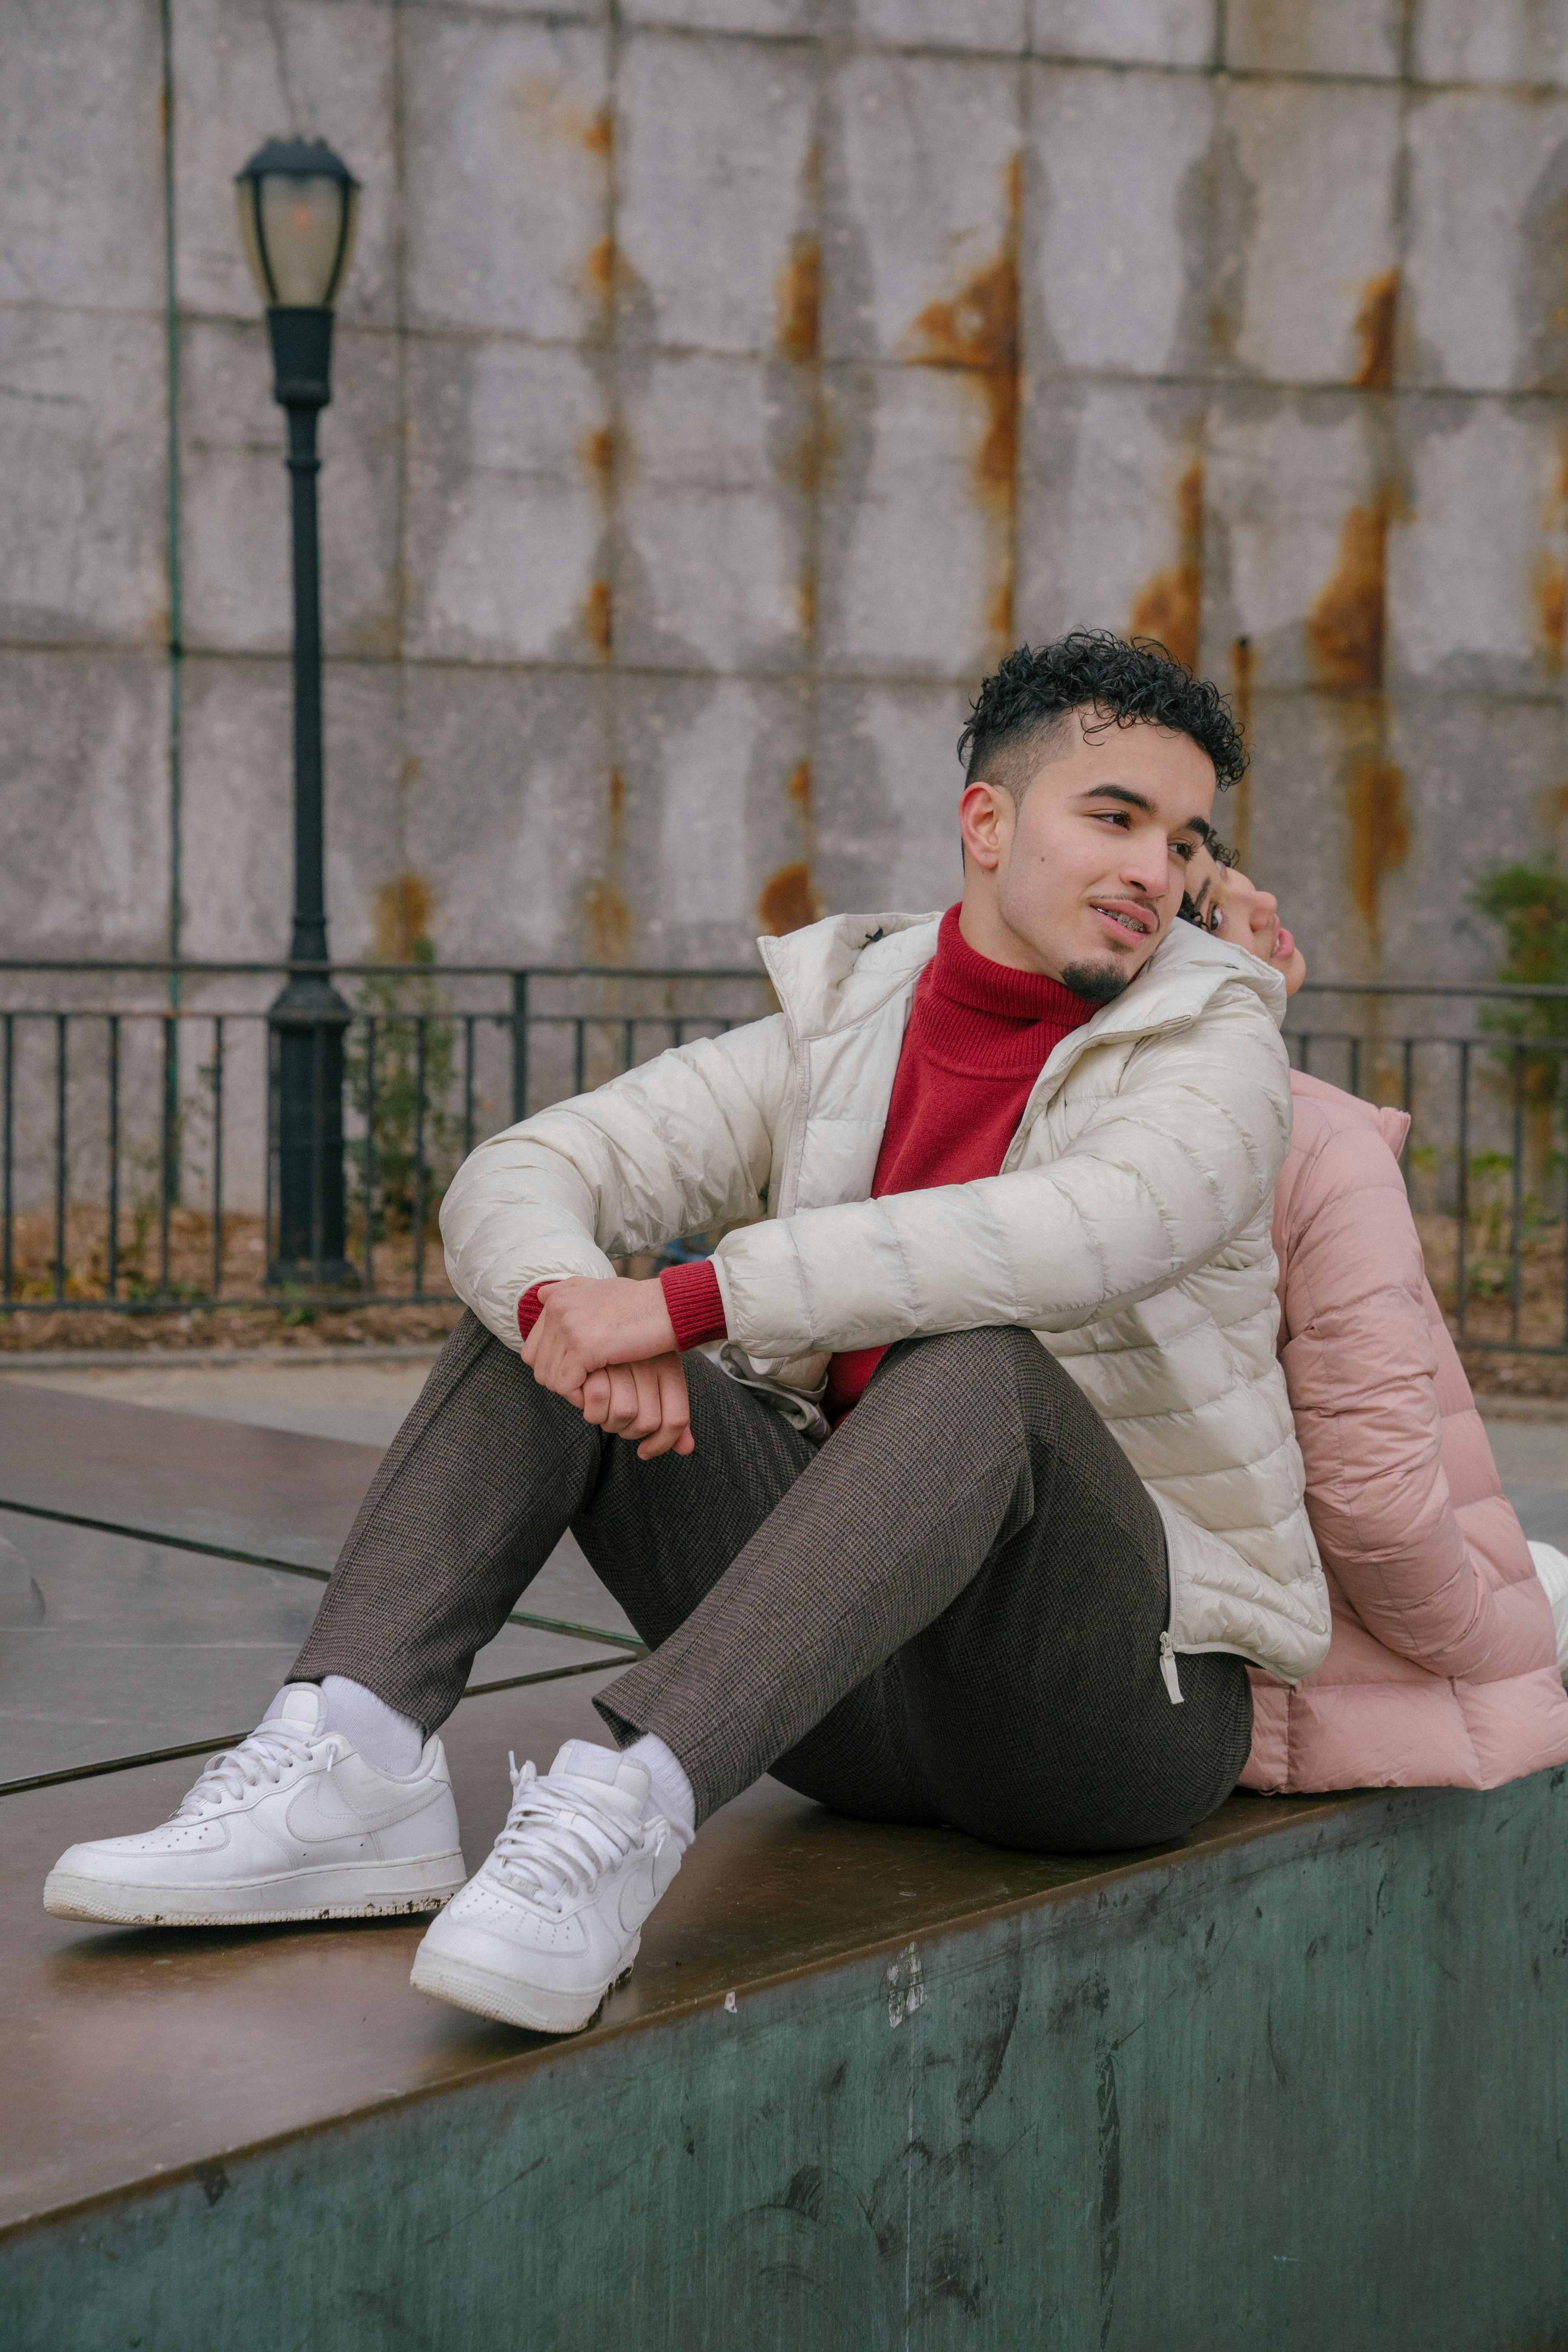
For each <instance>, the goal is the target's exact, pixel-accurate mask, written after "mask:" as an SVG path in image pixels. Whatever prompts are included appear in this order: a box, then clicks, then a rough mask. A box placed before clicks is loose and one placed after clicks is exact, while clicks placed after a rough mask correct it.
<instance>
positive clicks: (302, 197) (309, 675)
mask: <svg viewBox="0 0 1568 2352" xmlns="http://www.w3.org/2000/svg"><path fill="white" fill-rule="evenodd" d="M235 191H236V194H237V197H238V202H239V233H240V240H241V243H242V244H243V245H244V247H245V255H246V259H247V261H248V262H249V264H250V268H251V271H252V274H253V276H254V277H255V279H256V283H257V285H258V288H259V289H260V293H261V298H262V300H263V301H264V302H265V303H266V305H267V324H268V330H269V331H270V334H271V338H272V373H273V385H272V390H273V396H274V398H275V399H276V400H277V401H278V402H279V404H280V405H281V406H282V407H283V409H284V410H285V411H286V412H287V414H288V418H289V460H288V463H289V482H290V488H291V497H292V507H293V526H294V926H293V934H292V938H291V940H290V943H289V963H290V964H291V965H293V966H294V967H295V969H294V970H293V971H291V972H290V974H289V983H288V985H287V987H286V988H285V989H284V990H283V992H282V993H281V995H279V997H278V999H277V1000H276V1002H275V1003H273V1005H272V1006H271V1008H270V1010H269V1012H268V1027H269V1031H270V1034H271V1039H272V1046H271V1061H272V1066H273V1068H274V1069H275V1071H276V1073H277V1104H278V1115H277V1116H278V1127H277V1133H278V1210H279V1214H278V1254H277V1255H276V1257H275V1258H274V1259H273V1260H272V1262H271V1264H270V1265H269V1266H268V1282H271V1283H296V1282H306V1281H309V1282H312V1283H320V1284H328V1285H347V1284H352V1283H353V1281H354V1279H355V1276H354V1273H353V1268H352V1267H351V1266H350V1265H349V1263H348V1260H347V1257H346V1255H344V1247H345V1241H346V1234H345V1218H344V1202H343V1032H344V1030H345V1029H346V1028H347V1026H348V1024H349V1021H350V1018H351V1013H350V1009H349V1007H348V1005H347V1004H346V1003H344V1001H343V999H342V996H340V995H339V993H338V992H337V990H336V989H335V988H334V987H333V986H332V983H331V977H330V975H329V973H328V972H327V971H326V970H325V969H324V967H325V965H326V962H327V898H326V874H325V858H324V853H323V839H322V835H323V825H322V764H321V598H320V553H319V549H318V544H317V535H316V477H317V475H318V473H319V472H320V471H321V461H320V459H319V458H318V457H317V455H316V419H317V416H318V415H319V414H320V413H321V410H322V409H323V408H324V407H325V406H326V404H327V403H328V402H329V401H330V400H331V396H332V391H331V360H332V303H333V301H334V299H335V298H336V295H337V291H338V289H339V287H340V286H341V285H342V280H343V273H344V271H345V270H346V269H347V268H348V262H349V255H350V252H351V250H352V248H353V233H354V214H355V207H356V204H357V201H358V196H359V183H358V181H357V180H356V179H355V178H354V176H353V173H352V172H351V171H350V170H349V168H348V166H347V165H346V164H345V163H343V162H342V160H341V158H340V157H338V156H337V155H334V154H333V152H332V151H331V148H330V147H328V146H326V145H325V144H324V143H323V142H321V141H319V140H311V139H274V140H270V141H269V142H268V144H267V145H266V146H265V147H263V148H261V149H260V150H259V152H258V153H257V154H255V155H253V156H252V157H251V159H250V161H249V163H247V165H246V167H245V169H244V171H243V172H241V173H238V174H237V178H236V181H235ZM311 964H315V965H319V966H321V967H323V969H321V970H319V971H301V970H300V969H299V967H300V966H301V965H311Z"/></svg>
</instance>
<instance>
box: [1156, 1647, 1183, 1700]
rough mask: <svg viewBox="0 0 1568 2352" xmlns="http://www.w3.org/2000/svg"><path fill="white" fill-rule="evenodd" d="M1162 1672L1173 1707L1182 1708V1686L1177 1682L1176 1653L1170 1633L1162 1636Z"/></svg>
mask: <svg viewBox="0 0 1568 2352" xmlns="http://www.w3.org/2000/svg"><path fill="white" fill-rule="evenodd" d="M1160 1672H1161V1674H1162V1675H1163V1677H1164V1683H1165V1688H1166V1690H1167V1692H1168V1693H1169V1695H1170V1700H1171V1705H1172V1706H1181V1705H1182V1685H1181V1684H1180V1683H1179V1682H1178V1681H1177V1680H1176V1653H1175V1650H1174V1647H1173V1644H1172V1641H1171V1637H1170V1635H1169V1633H1162V1634H1161V1636H1160Z"/></svg>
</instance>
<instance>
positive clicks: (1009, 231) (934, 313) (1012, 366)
mask: <svg viewBox="0 0 1568 2352" xmlns="http://www.w3.org/2000/svg"><path fill="white" fill-rule="evenodd" d="M1023 181H1024V166H1023V158H1022V157H1021V156H1018V155H1015V156H1014V157H1013V159H1012V161H1011V162H1010V163H1008V165H1007V167H1006V174H1005V191H1006V218H1007V226H1006V229H1005V234H1004V236H1003V242H1002V249H1001V251H1000V252H999V253H998V254H997V256H996V258H995V259H994V261H991V262H988V263H987V264H986V265H985V267H984V268H983V269H979V270H976V271H975V273H974V275H973V277H972V278H970V279H969V280H968V282H967V284H966V285H964V286H963V287H962V288H961V289H960V290H959V291H958V293H957V294H955V295H954V296H953V297H952V299H951V300H950V301H945V302H930V303H928V304H927V305H926V307H925V309H924V310H922V311H921V314H920V316H919V318H918V319H917V320H915V322H914V325H913V326H912V328H911V329H910V352H911V353H912V355H913V356H914V357H915V358H917V359H920V360H923V361H925V362H927V363H928V364H931V365H933V366H937V367H951V368H959V369H962V370H963V372H964V373H965V375H966V376H967V377H968V378H969V380H970V381H971V382H973V384H974V387H975V390H976V392H977V394H979V396H980V398H981V399H982V400H983V401H984V404H985V430H984V435H983V436H982V438H981V442H980V446H979V448H978V450H977V451H976V453H975V458H974V487H975V489H976V491H977V493H978V495H979V498H980V501H981V504H982V506H983V507H984V508H985V509H986V510H987V511H988V513H989V514H990V516H991V517H992V520H993V521H994V524H995V525H996V526H997V528H998V531H999V535H1000V538H1001V551H1000V560H999V562H998V567H997V568H998V572H999V574H1000V577H999V580H998V583H997V585H996V587H995V588H994V591H993V593H992V595H991V598H990V600H989V604H988V606H987V611H986V619H987V622H988V624H989V625H990V626H991V628H992V630H993V631H994V634H995V635H996V636H997V637H998V638H999V639H1001V640H1003V641H1004V642H1005V643H1006V644H1009V645H1010V644H1011V642H1012V636H1013V571H1014V547H1013V530H1014V519H1015V512H1016V499H1017V490H1016V472H1017V457H1018V223H1019V215H1020V211H1021V207H1022V203H1023Z"/></svg>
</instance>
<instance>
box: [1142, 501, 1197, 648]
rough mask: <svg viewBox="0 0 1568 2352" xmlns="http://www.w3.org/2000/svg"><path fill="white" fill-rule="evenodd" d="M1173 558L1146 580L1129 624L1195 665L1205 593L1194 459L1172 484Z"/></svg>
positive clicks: (1143, 635) (1144, 635)
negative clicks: (1174, 520) (1174, 515)
mask: <svg viewBox="0 0 1568 2352" xmlns="http://www.w3.org/2000/svg"><path fill="white" fill-rule="evenodd" d="M1176 549H1177V553H1176V561H1175V562H1174V563H1172V564H1169V565H1167V566H1166V568H1165V570H1164V571H1163V572H1155V573H1154V574H1153V576H1152V578H1151V579H1149V580H1147V581H1145V583H1144V584H1143V586H1142V588H1141V589H1140V590H1139V592H1138V594H1137V596H1136V597H1135V598H1134V600H1133V604H1132V614H1131V620H1130V621H1129V623H1128V628H1129V631H1130V633H1131V635H1133V636H1135V637H1157V638H1158V639H1159V641H1160V643H1161V644H1162V645H1163V646H1164V648H1165V650H1166V652H1167V653H1168V654H1170V655H1172V656H1173V657H1174V659H1175V660H1177V661H1179V662H1182V663H1184V664H1185V666H1186V667H1187V668H1188V669H1195V668H1196V667H1197V662H1198V634H1199V626H1200V623H1201V619H1202V613H1203V596H1204V467H1203V459H1202V458H1201V457H1194V459H1193V461H1192V463H1191V464H1190V465H1189V466H1188V467H1186V468H1185V470H1184V473H1183V474H1182V477H1181V478H1180V480H1179V481H1178V482H1177V484H1176Z"/></svg>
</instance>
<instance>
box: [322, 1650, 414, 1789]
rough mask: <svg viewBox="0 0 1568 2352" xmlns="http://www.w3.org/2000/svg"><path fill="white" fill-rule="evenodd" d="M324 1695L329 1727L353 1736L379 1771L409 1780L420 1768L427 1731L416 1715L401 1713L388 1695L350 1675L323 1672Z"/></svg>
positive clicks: (348, 1736)
mask: <svg viewBox="0 0 1568 2352" xmlns="http://www.w3.org/2000/svg"><path fill="white" fill-rule="evenodd" d="M321 1696H322V1697H323V1698H324V1699H325V1700H326V1702H327V1708H326V1721H325V1727H326V1729H327V1730H328V1731H341V1732H342V1734H343V1737H344V1738H346V1739H352V1740H353V1744H354V1746H355V1748H358V1750H359V1752H360V1754H361V1755H362V1756H363V1758H364V1760H365V1762H366V1763H367V1764H374V1767H375V1769H376V1770H377V1771H378V1772H390V1773H392V1774H393V1775H394V1776H395V1778H396V1779H397V1780H406V1779H407V1777H408V1775H409V1773H410V1772H412V1771H414V1770H416V1768H417V1766H418V1763H419V1759H420V1757H421V1755H422V1754H423V1753H424V1749H425V1733H424V1730H423V1728H422V1727H421V1726H420V1725H418V1724H417V1723H416V1722H415V1720H414V1718H413V1717H412V1716H407V1715H399V1714H398V1712H397V1709H396V1708H395V1706H388V1705H387V1704H386V1701H385V1700H384V1698H377V1696H376V1695H375V1693H374V1691H373V1690H366V1688H365V1686H364V1685H363V1683H355V1682H351V1681H350V1680H349V1678H348V1676H347V1675H322V1677H321Z"/></svg>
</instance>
